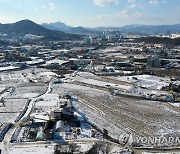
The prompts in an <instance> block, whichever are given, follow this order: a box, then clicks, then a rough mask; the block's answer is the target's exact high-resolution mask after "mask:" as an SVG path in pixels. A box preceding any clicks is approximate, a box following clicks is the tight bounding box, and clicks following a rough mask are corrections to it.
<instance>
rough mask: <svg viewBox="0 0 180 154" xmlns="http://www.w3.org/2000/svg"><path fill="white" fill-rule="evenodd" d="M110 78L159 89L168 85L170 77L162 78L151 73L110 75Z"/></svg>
mask: <svg viewBox="0 0 180 154" xmlns="http://www.w3.org/2000/svg"><path fill="white" fill-rule="evenodd" d="M111 78H112V79H115V80H119V81H124V82H129V83H133V84H135V85H137V86H139V87H143V88H147V89H152V90H153V89H154V90H160V89H161V88H162V87H165V86H169V83H170V79H169V78H162V77H157V76H153V75H135V76H122V77H111Z"/></svg>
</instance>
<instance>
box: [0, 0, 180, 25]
mask: <svg viewBox="0 0 180 154" xmlns="http://www.w3.org/2000/svg"><path fill="white" fill-rule="evenodd" d="M22 19H30V20H32V21H34V22H36V23H45V22H47V23H50V22H57V21H61V22H64V23H66V24H67V25H71V26H85V27H97V26H123V25H128V24H151V25H160V24H177V23H180V0H0V23H11V22H16V21H19V20H22Z"/></svg>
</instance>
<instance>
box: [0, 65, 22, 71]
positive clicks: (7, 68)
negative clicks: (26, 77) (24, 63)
mask: <svg viewBox="0 0 180 154" xmlns="http://www.w3.org/2000/svg"><path fill="white" fill-rule="evenodd" d="M17 68H19V67H16V66H6V67H0V71H6V70H7V71H8V70H14V69H17Z"/></svg>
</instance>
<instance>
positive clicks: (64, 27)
mask: <svg viewBox="0 0 180 154" xmlns="http://www.w3.org/2000/svg"><path fill="white" fill-rule="evenodd" d="M41 26H42V27H44V28H47V29H51V30H58V31H67V30H69V29H71V28H73V27H71V26H67V25H66V24H65V23H62V22H55V23H49V24H48V23H43V24H41Z"/></svg>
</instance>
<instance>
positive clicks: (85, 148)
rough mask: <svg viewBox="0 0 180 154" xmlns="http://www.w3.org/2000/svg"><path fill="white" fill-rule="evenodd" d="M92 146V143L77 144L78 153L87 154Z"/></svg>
mask: <svg viewBox="0 0 180 154" xmlns="http://www.w3.org/2000/svg"><path fill="white" fill-rule="evenodd" d="M93 144H94V143H87V144H77V146H79V147H80V151H81V152H87V151H88V150H89V149H90V148H91V147H92V146H93Z"/></svg>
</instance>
